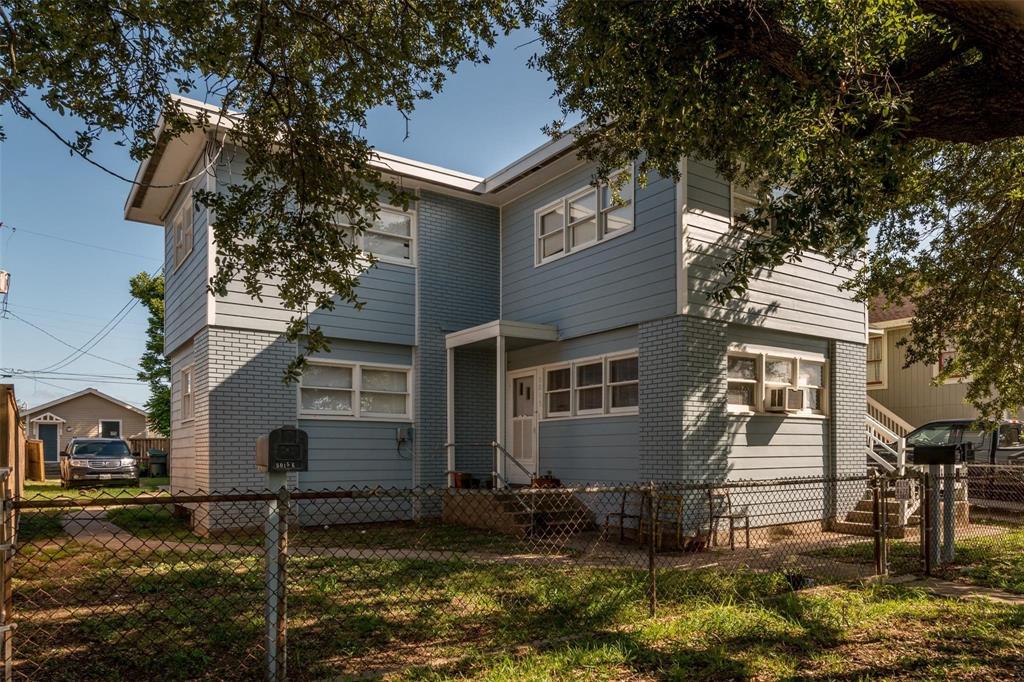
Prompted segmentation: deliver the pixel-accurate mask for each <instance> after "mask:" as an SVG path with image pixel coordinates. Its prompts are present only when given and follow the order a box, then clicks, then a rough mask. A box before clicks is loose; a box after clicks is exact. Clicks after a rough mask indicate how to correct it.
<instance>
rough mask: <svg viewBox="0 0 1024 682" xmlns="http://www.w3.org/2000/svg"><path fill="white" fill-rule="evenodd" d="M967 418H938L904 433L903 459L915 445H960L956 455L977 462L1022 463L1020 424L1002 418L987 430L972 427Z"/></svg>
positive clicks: (1022, 426) (1023, 427)
mask: <svg viewBox="0 0 1024 682" xmlns="http://www.w3.org/2000/svg"><path fill="white" fill-rule="evenodd" d="M972 426H973V421H972V420H971V419H940V420H938V421H933V422H928V423H927V424H924V425H923V426H919V427H918V428H916V429H914V430H913V431H911V432H910V433H908V434H907V461H908V462H913V461H914V460H913V449H914V446H915V445H962V446H963V448H962V449H961V451H960V459H961V461H965V462H975V463H979V464H1021V465H1024V440H1022V438H1024V433H1022V430H1024V424H1021V422H1019V421H1016V420H1009V419H1004V420H1002V421H1001V422H999V423H998V424H997V425H996V427H995V428H993V429H991V430H980V429H975V428H972Z"/></svg>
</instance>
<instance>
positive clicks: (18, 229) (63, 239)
mask: <svg viewBox="0 0 1024 682" xmlns="http://www.w3.org/2000/svg"><path fill="white" fill-rule="evenodd" d="M4 227H7V228H8V229H9V230H10V231H11V235H13V234H14V233H15V232H24V233H26V234H32V235H35V236H37V237H46V238H47V239H56V240H57V241H61V242H67V243H68V244H76V245H77V246H86V247H88V248H90V249H98V250H100V251H109V252H111V253H117V254H120V255H122V256H134V257H135V258H145V259H146V260H155V261H158V260H160V259H159V258H156V257H155V256H146V255H144V254H141V253H132V252H131V251H121V250H120V249H112V248H110V247H109V246H100V245H99V244H90V243H89V242H80V241H78V240H77V239H68V238H67V237H60V236H58V235H55V234H49V233H47V232H37V231H35V230H30V229H28V228H25V227H10V226H7V225H5V226H4Z"/></svg>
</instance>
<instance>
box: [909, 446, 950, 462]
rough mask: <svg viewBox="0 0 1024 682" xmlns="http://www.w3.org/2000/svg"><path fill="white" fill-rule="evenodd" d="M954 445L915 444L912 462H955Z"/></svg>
mask: <svg viewBox="0 0 1024 682" xmlns="http://www.w3.org/2000/svg"><path fill="white" fill-rule="evenodd" d="M957 450H958V448H957V446H956V445H915V446H914V464H956V454H957Z"/></svg>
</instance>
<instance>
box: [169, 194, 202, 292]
mask: <svg viewBox="0 0 1024 682" xmlns="http://www.w3.org/2000/svg"><path fill="white" fill-rule="evenodd" d="M186 209H188V216H185V211H186ZM186 217H187V218H188V219H189V229H188V235H189V239H188V240H187V242H186V240H185V235H184V231H185V218H186ZM179 219H180V220H181V222H180V223H179ZM195 230H196V211H195V204H194V202H193V198H192V189H191V188H189V189H188V190H186V191H185V192H183V193H182V199H181V203H180V204H178V208H177V210H176V211H174V214H173V217H172V218H171V259H172V260H173V261H174V268H173V269H172V270H171V272H172V273H173V272H177V271H178V269H179V268H181V266H182V265H184V264H185V262H186V261H188V257H189V256H191V255H192V249H193V248H194V247H195V240H196V235H195ZM179 239H181V242H182V244H184V245H185V246H186V247H187V248H186V249H185V251H184V252H183V253H182V255H181V260H178V240H179Z"/></svg>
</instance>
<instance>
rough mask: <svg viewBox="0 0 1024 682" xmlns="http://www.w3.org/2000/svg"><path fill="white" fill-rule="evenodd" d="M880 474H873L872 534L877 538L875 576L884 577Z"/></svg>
mask: <svg viewBox="0 0 1024 682" xmlns="http://www.w3.org/2000/svg"><path fill="white" fill-rule="evenodd" d="M879 504H880V496H879V494H878V474H876V473H874V472H872V474H871V533H872V535H874V536H875V575H882V570H883V564H882V519H881V510H880V508H879Z"/></svg>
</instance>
